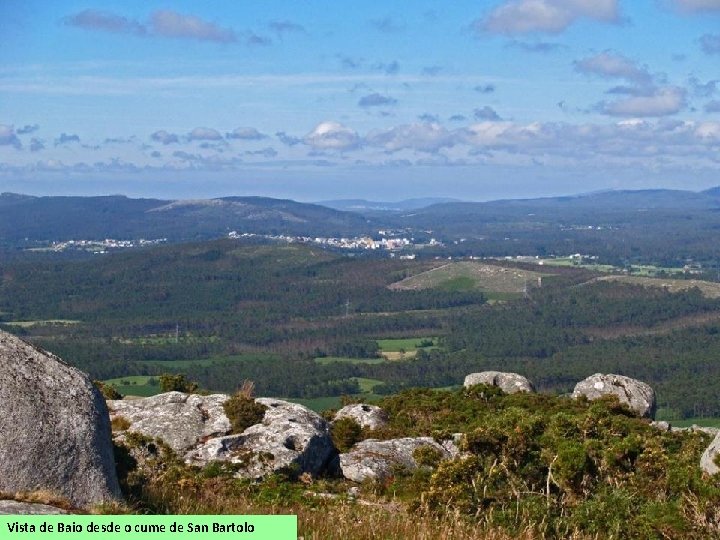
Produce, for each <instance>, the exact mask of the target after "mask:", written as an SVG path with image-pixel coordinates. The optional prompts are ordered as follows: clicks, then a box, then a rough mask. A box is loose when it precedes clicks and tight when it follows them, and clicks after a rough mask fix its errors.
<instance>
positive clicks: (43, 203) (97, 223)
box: [0, 193, 369, 245]
mask: <svg viewBox="0 0 720 540" xmlns="http://www.w3.org/2000/svg"><path fill="white" fill-rule="evenodd" d="M368 228H369V226H368V222H367V220H366V219H365V218H363V217H361V216H359V215H357V214H353V213H350V212H342V211H338V210H333V209H330V208H326V207H323V206H319V205H314V204H305V203H298V202H295V201H290V200H282V199H270V198H265V197H227V198H222V199H205V200H184V201H170V200H158V199H131V198H128V197H124V196H119V195H115V196H105V197H31V196H25V195H17V194H13V193H3V194H2V195H0V244H6V245H12V244H16V243H18V242H20V241H24V240H25V239H27V240H28V241H53V240H58V241H60V240H71V239H88V240H98V239H104V238H116V239H137V238H161V237H164V238H168V240H169V241H182V240H194V239H205V238H216V237H219V236H224V235H226V234H227V233H228V232H229V231H231V230H238V231H241V232H251V233H263V234H293V235H299V234H302V235H341V234H358V233H364V232H367V231H368Z"/></svg>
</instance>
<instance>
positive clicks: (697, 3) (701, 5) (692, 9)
mask: <svg viewBox="0 0 720 540" xmlns="http://www.w3.org/2000/svg"><path fill="white" fill-rule="evenodd" d="M673 2H674V4H675V6H677V7H678V8H679V9H680V10H681V11H685V12H689V13H698V12H703V11H705V12H708V11H720V0H673Z"/></svg>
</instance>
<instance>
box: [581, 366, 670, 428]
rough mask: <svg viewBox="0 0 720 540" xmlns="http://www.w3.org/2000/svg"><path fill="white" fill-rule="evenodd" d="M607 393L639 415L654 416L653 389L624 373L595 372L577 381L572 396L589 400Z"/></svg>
mask: <svg viewBox="0 0 720 540" xmlns="http://www.w3.org/2000/svg"><path fill="white" fill-rule="evenodd" d="M607 395H614V396H617V397H618V399H619V400H620V403H624V404H625V405H627V406H628V407H630V409H632V410H633V411H635V412H636V413H637V414H638V415H639V416H641V417H645V418H654V417H655V407H656V404H655V391H654V390H653V389H652V387H650V385H648V384H646V383H644V382H642V381H638V380H637V379H632V378H630V377H625V376H624V375H615V374H613V373H608V374H607V375H604V374H602V373H595V374H594V375H590V376H589V377H588V378H587V379H585V380H582V381H580V382H579V383H577V384H576V385H575V390H574V391H573V393H572V397H573V398H576V399H577V398H579V397H580V396H585V397H586V398H588V399H589V400H593V399H598V398H600V397H602V396H607Z"/></svg>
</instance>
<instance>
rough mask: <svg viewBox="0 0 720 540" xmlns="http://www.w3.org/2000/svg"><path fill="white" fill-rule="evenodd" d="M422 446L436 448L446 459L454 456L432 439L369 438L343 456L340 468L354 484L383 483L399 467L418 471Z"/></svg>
mask: <svg viewBox="0 0 720 540" xmlns="http://www.w3.org/2000/svg"><path fill="white" fill-rule="evenodd" d="M423 446H428V447H430V448H434V449H436V450H437V451H438V452H440V455H441V456H442V457H443V458H445V459H447V458H451V457H452V455H451V453H450V452H449V451H448V450H446V449H445V448H443V447H442V446H441V445H439V444H438V443H437V442H435V440H434V439H433V438H432V437H405V438H403V439H391V440H388V441H378V440H376V439H367V440H365V441H360V442H359V443H357V444H356V445H355V446H353V447H352V449H351V450H350V451H349V452H348V453H346V454H340V467H341V469H342V473H343V476H344V477H345V478H347V479H348V480H352V481H354V482H362V481H363V480H368V479H369V480H384V479H386V478H389V477H390V476H392V475H393V473H394V470H395V469H396V468H397V467H403V468H405V469H407V470H414V469H417V468H418V463H417V462H416V461H415V458H414V457H413V452H414V451H415V450H416V449H418V448H422V447H423Z"/></svg>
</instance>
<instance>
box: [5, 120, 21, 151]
mask: <svg viewBox="0 0 720 540" xmlns="http://www.w3.org/2000/svg"><path fill="white" fill-rule="evenodd" d="M0 146H14V147H15V148H18V149H20V148H22V143H21V142H20V139H18V137H17V135H16V134H15V128H13V126H6V125H4V124H0Z"/></svg>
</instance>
